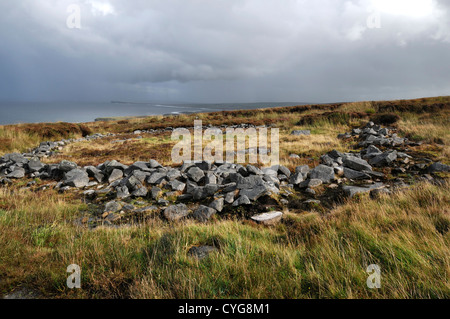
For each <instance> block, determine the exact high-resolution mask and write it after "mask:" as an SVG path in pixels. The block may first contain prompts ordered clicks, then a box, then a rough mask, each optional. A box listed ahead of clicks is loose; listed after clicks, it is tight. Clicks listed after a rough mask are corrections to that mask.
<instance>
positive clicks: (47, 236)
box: [0, 184, 450, 298]
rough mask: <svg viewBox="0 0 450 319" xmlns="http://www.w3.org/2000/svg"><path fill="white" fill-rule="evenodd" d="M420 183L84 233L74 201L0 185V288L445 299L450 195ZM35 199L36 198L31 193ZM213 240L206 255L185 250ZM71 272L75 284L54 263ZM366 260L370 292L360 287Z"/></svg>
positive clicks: (449, 289) (111, 294)
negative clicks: (75, 269) (268, 221)
mask: <svg viewBox="0 0 450 319" xmlns="http://www.w3.org/2000/svg"><path fill="white" fill-rule="evenodd" d="M448 186H449V185H448V184H446V185H444V187H438V186H433V185H430V184H419V185H416V186H415V187H413V188H412V189H411V190H409V191H406V192H403V193H398V194H395V195H392V196H390V197H387V196H384V197H381V198H380V199H378V200H373V201H372V200H368V199H367V200H360V201H351V202H348V203H346V204H344V205H342V206H339V207H336V208H335V209H333V210H331V211H330V212H328V213H327V214H326V215H325V216H321V215H319V214H316V213H306V214H305V213H301V212H295V211H291V212H286V216H285V219H284V221H283V223H282V224H280V225H278V226H276V227H264V226H260V225H256V224H254V223H252V222H248V221H241V220H238V219H228V220H220V219H219V220H216V221H214V222H211V223H208V224H198V223H196V222H193V221H190V220H187V221H184V222H181V223H175V224H171V223H166V222H164V221H162V220H160V219H159V218H155V219H151V220H149V221H148V222H147V223H146V224H144V225H139V226H138V225H135V226H128V227H123V228H120V229H114V228H104V227H99V228H97V229H95V230H88V229H85V228H80V227H77V226H75V225H74V224H73V223H72V221H73V220H74V219H75V218H77V217H80V216H82V215H83V213H82V211H84V210H85V209H86V207H85V205H84V204H82V203H81V202H80V201H78V200H75V199H71V198H65V199H61V198H60V197H59V196H57V195H56V194H54V193H52V192H51V191H46V192H43V193H42V194H40V195H37V196H36V194H33V193H31V192H28V191H20V192H18V193H16V194H15V196H14V197H11V196H10V194H9V193H8V192H6V191H5V190H2V191H1V192H0V201H1V202H2V210H0V239H1V242H2V245H0V273H1V277H2V281H1V283H0V291H1V292H3V293H6V292H8V291H9V290H10V289H12V288H13V287H15V286H17V285H18V284H22V285H25V286H29V287H33V288H35V289H40V291H41V293H43V294H44V295H46V296H53V297H68V298H75V297H76V298H100V297H108V298H448V297H450V283H449V275H450V248H449V247H450V245H449V244H450V242H449V241H450V235H449V228H450V205H449V204H450V191H449V187H448ZM44 197H45V198H46V201H45V203H46V205H42V204H41V203H42V201H43V200H42V199H43V198H44ZM203 244H208V245H213V246H216V247H217V248H218V249H219V252H217V253H212V254H211V255H210V257H208V258H207V259H205V260H201V261H198V260H196V259H194V258H192V257H189V256H188V254H187V252H188V250H189V248H191V247H192V246H196V245H203ZM72 263H76V264H78V265H80V266H81V268H82V289H81V290H73V291H72V290H69V289H67V288H66V287H65V280H66V278H67V276H68V274H67V273H65V269H66V267H67V266H68V265H69V264H72ZM370 264H378V265H379V266H380V267H381V271H382V277H381V278H382V279H381V284H382V287H381V289H377V290H372V289H369V288H367V286H366V280H367V277H368V274H367V273H366V268H367V266H368V265H370Z"/></svg>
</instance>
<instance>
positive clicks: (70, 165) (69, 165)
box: [58, 160, 77, 173]
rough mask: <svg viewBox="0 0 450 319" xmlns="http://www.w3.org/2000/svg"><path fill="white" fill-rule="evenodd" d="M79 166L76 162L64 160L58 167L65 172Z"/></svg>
mask: <svg viewBox="0 0 450 319" xmlns="http://www.w3.org/2000/svg"><path fill="white" fill-rule="evenodd" d="M76 168H77V164H75V163H74V162H70V161H66V160H63V161H61V163H59V166H58V169H59V170H60V171H62V172H64V173H67V172H70V171H71V170H74V169H76Z"/></svg>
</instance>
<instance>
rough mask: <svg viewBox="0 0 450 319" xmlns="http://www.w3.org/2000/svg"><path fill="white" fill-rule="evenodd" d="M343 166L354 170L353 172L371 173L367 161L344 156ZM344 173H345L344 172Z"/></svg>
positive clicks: (370, 167)
mask: <svg viewBox="0 0 450 319" xmlns="http://www.w3.org/2000/svg"><path fill="white" fill-rule="evenodd" d="M344 166H345V167H348V168H351V169H354V170H355V171H364V170H366V171H371V170H372V166H370V165H369V163H367V161H365V160H363V159H361V158H358V157H356V156H345V157H344ZM344 173H345V172H344Z"/></svg>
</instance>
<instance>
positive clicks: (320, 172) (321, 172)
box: [309, 165, 335, 184]
mask: <svg viewBox="0 0 450 319" xmlns="http://www.w3.org/2000/svg"><path fill="white" fill-rule="evenodd" d="M309 177H310V179H320V180H321V181H322V182H323V183H325V184H328V183H331V182H332V181H333V180H334V179H335V176H334V169H333V168H332V167H328V166H325V165H319V166H317V167H315V168H314V169H313V170H312V171H311V172H310V173H309Z"/></svg>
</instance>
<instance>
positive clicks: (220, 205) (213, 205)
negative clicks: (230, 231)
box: [209, 197, 225, 213]
mask: <svg viewBox="0 0 450 319" xmlns="http://www.w3.org/2000/svg"><path fill="white" fill-rule="evenodd" d="M224 204H225V199H224V198H223V197H222V198H218V199H216V200H215V201H213V202H212V203H211V204H209V207H211V208H214V209H215V210H216V211H218V212H219V213H220V212H221V211H222V210H223V206H224Z"/></svg>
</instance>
